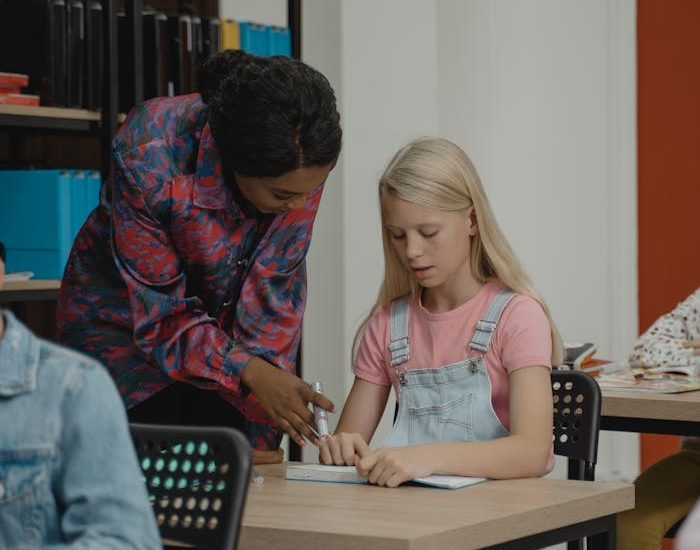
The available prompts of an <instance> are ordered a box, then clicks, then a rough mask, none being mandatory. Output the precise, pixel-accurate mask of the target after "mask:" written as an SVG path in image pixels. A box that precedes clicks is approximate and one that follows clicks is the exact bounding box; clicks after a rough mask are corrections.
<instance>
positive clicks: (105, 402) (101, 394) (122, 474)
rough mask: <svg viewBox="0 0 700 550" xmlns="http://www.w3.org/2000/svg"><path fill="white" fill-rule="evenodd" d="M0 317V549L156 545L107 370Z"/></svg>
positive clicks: (119, 404) (7, 314) (123, 418)
mask: <svg viewBox="0 0 700 550" xmlns="http://www.w3.org/2000/svg"><path fill="white" fill-rule="evenodd" d="M0 315H3V316H4V319H5V333H4V335H3V336H2V338H0V548H2V549H8V550H9V549H19V548H22V549H25V548H47V547H50V548H70V549H78V548H84V549H98V548H99V549H105V550H106V549H117V548H119V549H125V548H138V549H149V548H160V547H161V545H160V537H159V534H158V529H157V527H156V524H155V519H154V516H153V512H152V510H151V507H150V505H149V503H148V496H147V494H146V488H145V485H144V482H143V478H142V476H141V472H140V469H139V465H138V461H137V458H136V454H135V452H134V447H133V444H132V442H131V438H130V436H129V432H128V428H127V421H126V415H125V412H124V407H123V404H122V402H121V399H120V397H119V394H118V393H117V391H116V388H115V386H114V383H113V382H112V380H111V379H110V377H109V375H108V374H107V373H106V371H105V370H104V369H103V368H102V367H101V366H100V365H99V363H96V362H95V361H93V360H91V359H88V358H87V357H85V356H83V355H80V354H78V353H75V352H72V351H69V350H67V349H64V348H61V347H59V346H56V345H54V344H51V343H48V342H45V341H43V340H40V339H39V338H37V337H35V336H34V335H33V334H32V333H31V332H30V331H29V330H28V329H27V328H26V327H25V326H24V325H22V324H21V323H20V322H19V321H18V320H17V319H16V318H15V317H14V316H13V315H12V313H10V312H9V311H3V310H0Z"/></svg>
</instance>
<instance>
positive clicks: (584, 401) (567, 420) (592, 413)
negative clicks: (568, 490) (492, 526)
mask: <svg viewBox="0 0 700 550" xmlns="http://www.w3.org/2000/svg"><path fill="white" fill-rule="evenodd" d="M552 394H553V400H554V423H553V435H552V439H553V441H554V453H555V454H557V455H559V456H565V457H567V458H568V476H567V477H568V478H569V479H580V480H586V481H593V480H594V478H595V465H596V462H597V459H598V433H599V430H600V406H601V401H602V398H601V395H600V387H599V386H598V383H597V382H596V381H595V380H594V379H593V378H591V377H590V376H588V375H587V374H585V373H583V372H580V371H574V370H553V371H552ZM587 541H588V543H587V548H589V549H590V548H592V547H594V546H595V545H596V537H588V539H587ZM567 548H568V549H569V550H580V549H582V548H583V540H573V541H569V543H568V544H567Z"/></svg>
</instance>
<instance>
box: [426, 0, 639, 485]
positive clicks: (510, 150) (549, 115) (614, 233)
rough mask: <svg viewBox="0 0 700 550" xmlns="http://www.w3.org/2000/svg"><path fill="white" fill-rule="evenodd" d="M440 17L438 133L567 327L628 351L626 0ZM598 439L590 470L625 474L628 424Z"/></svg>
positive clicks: (629, 4) (630, 16) (540, 4)
mask: <svg viewBox="0 0 700 550" xmlns="http://www.w3.org/2000/svg"><path fill="white" fill-rule="evenodd" d="M437 25H438V28H439V29H440V30H439V32H438V33H437V36H438V81H439V83H440V85H439V91H438V96H439V105H440V110H439V128H440V132H441V134H442V135H443V136H445V137H448V138H451V139H453V140H454V141H456V142H457V143H458V144H459V145H461V146H462V147H463V148H464V149H465V150H466V151H467V152H468V153H469V154H470V155H471V157H472V160H473V161H474V163H475V164H476V166H477V168H478V169H479V171H480V174H481V177H482V180H483V182H484V185H485V187H486V190H487V193H488V195H489V197H490V199H491V202H492V206H493V208H494V210H495V212H496V216H497V218H498V220H499V222H500V224H501V227H502V228H503V230H504V232H505V234H506V236H507V237H508V239H509V241H510V243H511V245H512V246H513V248H514V249H515V250H516V251H517V253H518V254H519V256H520V258H521V260H522V262H523V263H524V265H525V267H526V269H527V270H528V271H529V273H530V274H531V276H532V278H533V280H534V282H535V285H536V287H537V288H538V289H539V290H540V292H541V293H542V294H543V295H544V297H545V299H546V300H547V302H548V304H549V306H550V308H551V310H552V313H553V315H554V318H555V320H556V321H557V323H558V324H559V328H560V330H561V333H562V335H563V337H564V339H569V340H584V341H592V342H596V343H597V344H598V347H599V356H602V357H610V358H619V359H624V358H625V357H626V354H627V352H628V351H629V349H631V346H632V344H633V342H634V339H635V336H636V327H637V305H636V304H637V293H636V288H637V275H636V261H637V255H636V250H637V243H636V231H635V228H636V171H635V163H636V157H635V134H636V127H635V113H636V110H635V107H636V104H635V101H634V97H635V95H636V81H635V72H634V66H635V57H634V56H635V49H634V48H635V34H634V32H635V6H634V2H633V1H632V0H623V1H618V0H589V1H587V2H579V1H577V0H529V1H528V2H510V1H505V0H478V1H468V2H465V1H460V0H442V1H441V2H439V9H438V18H437ZM602 439H603V443H602V446H601V450H600V466H599V475H600V476H602V477H608V478H618V477H621V478H625V479H628V478H631V477H633V476H634V474H635V473H636V464H637V463H638V457H637V445H636V441H637V436H635V435H631V436H630V435H626V436H623V437H622V438H620V437H618V436H615V438H614V439H615V448H612V447H611V442H612V440H613V438H612V436H611V434H609V433H605V432H603V437H602ZM621 439H623V440H625V442H623V443H622V444H620V440H621ZM613 454H614V455H616V458H615V460H613V456H612V455H613Z"/></svg>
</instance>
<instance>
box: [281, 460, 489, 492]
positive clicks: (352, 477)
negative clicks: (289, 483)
mask: <svg viewBox="0 0 700 550" xmlns="http://www.w3.org/2000/svg"><path fill="white" fill-rule="evenodd" d="M285 479H288V480H294V481H326V482H332V483H367V478H365V477H362V476H361V475H360V474H358V473H357V469H356V468H355V466H329V465H325V464H288V465H287V473H286V475H285ZM486 479H487V478H485V477H466V476H452V475H442V474H435V475H430V476H425V477H417V478H415V479H413V480H412V483H417V484H419V485H427V486H428V487H436V488H439V489H461V488H462V487H467V486H469V485H476V484H477V483H481V482H482V481H486Z"/></svg>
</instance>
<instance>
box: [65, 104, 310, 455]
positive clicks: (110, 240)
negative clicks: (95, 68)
mask: <svg viewBox="0 0 700 550" xmlns="http://www.w3.org/2000/svg"><path fill="white" fill-rule="evenodd" d="M206 112H207V111H206V106H205V105H204V104H203V103H202V101H201V99H200V96H199V95H198V94H192V95H188V96H181V97H175V98H157V99H154V100H150V101H147V102H146V103H144V104H143V105H142V106H141V107H138V108H136V109H134V110H133V111H132V112H131V113H130V114H129V116H128V118H127V120H126V121H125V122H124V124H123V125H122V127H121V128H120V131H119V132H118V134H117V135H116V137H115V139H114V142H113V146H112V178H111V181H110V182H109V183H110V185H105V186H103V187H104V188H103V191H102V197H101V201H100V205H99V207H98V208H97V209H96V210H95V211H93V212H92V214H91V215H90V217H89V218H88V220H87V222H86V223H85V224H84V226H83V227H82V229H81V231H80V233H79V235H78V236H77V238H76V240H75V242H74V244H73V249H72V251H71V254H70V258H69V260H68V264H67V266H66V271H65V274H64V278H63V283H62V286H61V292H60V297H59V305H58V323H59V334H60V337H61V340H62V341H63V342H64V343H65V344H67V345H69V346H71V347H73V348H76V349H78V350H81V351H83V352H85V353H87V354H89V355H91V356H93V357H95V358H97V359H98V360H100V361H101V362H102V363H103V364H105V365H106V366H107V368H108V369H109V371H110V373H111V374H112V376H113V378H114V379H115V382H116V384H117V386H118V388H119V390H120V392H121V394H122V397H123V398H124V400H125V402H126V404H127V406H128V407H133V406H134V405H136V404H138V403H140V402H141V401H143V400H144V399H146V398H148V397H150V396H151V395H153V394H155V393H156V392H158V391H160V390H161V389H163V388H165V387H166V386H168V385H169V384H170V383H171V382H172V381H173V380H181V381H187V382H189V383H191V384H194V385H197V386H199V387H204V388H210V389H215V390H217V391H218V392H219V394H220V395H221V396H222V397H224V398H225V399H226V400H228V401H229V402H230V403H232V404H233V405H235V406H236V407H237V408H238V409H239V410H240V411H241V412H242V413H243V415H244V417H245V418H246V428H245V429H246V432H247V436H248V438H249V440H250V441H251V444H252V445H253V446H254V447H256V448H260V449H273V448H276V447H278V446H279V442H280V438H281V432H280V430H279V429H278V428H277V427H276V425H275V424H274V423H273V421H272V419H271V418H270V417H269V416H268V415H267V413H266V412H265V411H264V409H263V407H262V406H261V404H260V402H259V401H258V399H257V398H256V396H255V395H254V394H252V393H251V392H249V391H248V390H247V388H246V387H245V386H243V385H242V384H241V381H240V373H241V370H242V369H243V367H244V366H245V365H246V364H247V363H248V361H249V360H250V358H251V357H253V356H258V357H261V358H263V359H265V360H266V361H269V362H270V363H273V364H274V365H276V366H277V367H279V368H281V369H283V370H285V371H288V372H290V373H293V372H294V371H295V363H296V354H297V349H298V344H299V338H300V332H301V320H302V315H303V312H304V307H305V301H306V267H305V258H306V253H307V250H308V247H309V242H310V239H311V232H312V226H313V222H314V218H315V216H316V211H317V208H318V205H319V201H320V199H321V193H322V188H323V186H319V188H318V189H317V190H316V191H314V192H313V193H312V194H311V195H310V196H309V198H308V199H307V202H306V204H305V205H304V207H303V208H301V209H297V210H292V211H290V212H287V213H284V214H280V215H277V216H271V215H267V216H263V215H261V214H259V213H256V212H255V210H254V209H253V208H252V207H251V205H250V204H249V203H247V201H245V199H243V198H242V197H241V196H240V193H236V192H235V191H234V189H235V186H231V185H228V184H227V183H226V182H225V180H224V177H223V175H222V168H221V162H220V158H219V155H218V151H217V149H216V146H215V144H214V141H213V138H212V135H211V131H210V129H209V125H208V123H207V115H206Z"/></svg>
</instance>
